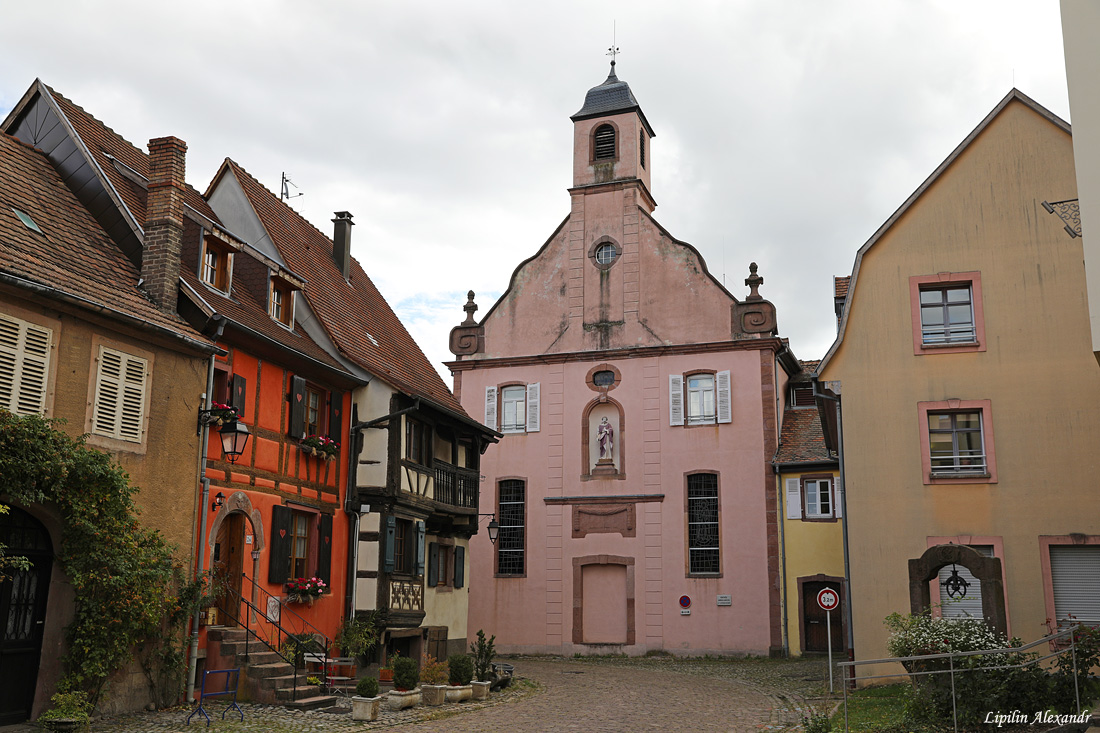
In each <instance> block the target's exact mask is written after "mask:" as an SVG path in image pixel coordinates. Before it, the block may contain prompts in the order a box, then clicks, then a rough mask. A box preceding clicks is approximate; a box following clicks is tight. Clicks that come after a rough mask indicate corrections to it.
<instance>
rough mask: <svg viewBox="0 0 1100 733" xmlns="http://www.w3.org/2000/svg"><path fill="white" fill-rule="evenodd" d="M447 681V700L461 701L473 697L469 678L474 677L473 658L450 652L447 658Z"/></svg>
mask: <svg viewBox="0 0 1100 733" xmlns="http://www.w3.org/2000/svg"><path fill="white" fill-rule="evenodd" d="M447 668H448V669H449V670H450V672H449V682H450V683H451V686H450V687H448V688H447V702H463V701H464V700H469V699H470V698H471V697H473V695H474V693H473V687H471V685H470V680H471V679H473V677H474V660H473V659H471V658H470V656H469V655H468V654H452V655H451V656H450V657H448V658H447Z"/></svg>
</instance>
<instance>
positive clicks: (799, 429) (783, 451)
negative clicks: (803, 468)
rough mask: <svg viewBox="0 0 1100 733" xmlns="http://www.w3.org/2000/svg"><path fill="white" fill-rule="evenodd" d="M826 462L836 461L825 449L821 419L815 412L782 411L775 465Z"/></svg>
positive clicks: (802, 410) (801, 410)
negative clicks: (781, 425) (781, 428)
mask: <svg viewBox="0 0 1100 733" xmlns="http://www.w3.org/2000/svg"><path fill="white" fill-rule="evenodd" d="M828 460H836V459H835V458H832V457H831V456H830V455H829V451H828V450H827V449H826V448H825V436H824V435H823V434H822V432H821V418H820V417H819V416H818V413H817V410H812V409H800V410H792V409H788V410H784V411H783V431H782V433H781V435H780V436H779V450H777V451H776V452H775V461H776V463H815V462H819V461H828Z"/></svg>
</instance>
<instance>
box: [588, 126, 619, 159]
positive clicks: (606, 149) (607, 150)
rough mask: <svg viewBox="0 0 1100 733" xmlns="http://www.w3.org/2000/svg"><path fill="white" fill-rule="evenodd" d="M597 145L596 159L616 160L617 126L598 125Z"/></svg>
mask: <svg viewBox="0 0 1100 733" xmlns="http://www.w3.org/2000/svg"><path fill="white" fill-rule="evenodd" d="M595 145H596V150H595V156H594V157H595V159H596V160H614V159H615V158H617V157H618V156H617V155H616V154H615V128H614V127H612V126H611V125H608V124H603V125H600V126H599V127H597V128H596V134H595Z"/></svg>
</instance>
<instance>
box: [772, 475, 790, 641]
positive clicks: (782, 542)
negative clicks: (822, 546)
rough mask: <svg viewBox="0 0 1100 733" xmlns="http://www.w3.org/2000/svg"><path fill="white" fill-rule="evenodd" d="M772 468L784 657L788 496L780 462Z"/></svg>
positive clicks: (786, 639)
mask: <svg viewBox="0 0 1100 733" xmlns="http://www.w3.org/2000/svg"><path fill="white" fill-rule="evenodd" d="M772 470H773V471H774V472H775V481H776V484H777V485H778V486H779V488H778V489H777V490H776V492H775V514H776V523H777V524H778V525H779V609H780V613H781V614H782V615H783V629H782V631H783V657H784V658H789V657H790V656H791V645H790V641H789V639H788V638H787V623H788V621H787V534H786V532H785V531H784V527H783V525H784V523H785V522H786V517H787V515H786V512H784V511H783V507H782V504H783V500H782V499H781V498H780V497H783V496H786V493H785V489H784V487H783V479H782V478H780V471H779V464H778V463H776V462H775V461H774V460H773V461H772Z"/></svg>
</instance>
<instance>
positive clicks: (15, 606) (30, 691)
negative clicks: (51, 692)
mask: <svg viewBox="0 0 1100 733" xmlns="http://www.w3.org/2000/svg"><path fill="white" fill-rule="evenodd" d="M0 543H3V544H5V545H7V550H6V553H7V554H8V555H11V556H15V557H25V558H27V560H29V561H30V562H31V567H30V568H29V569H28V570H9V572H8V575H9V576H10V577H8V578H7V579H6V580H4V581H3V582H2V583H0V725H3V724H7V723H21V722H23V721H24V720H27V719H28V718H30V715H31V706H32V705H33V704H34V690H35V687H36V686H37V683H38V663H39V658H40V656H41V651H42V630H43V628H44V627H45V622H46V596H47V594H48V592H49V589H50V572H51V570H52V568H53V545H52V544H51V543H50V535H49V533H48V532H47V531H46V528H45V527H43V526H42V523H41V522H39V521H38V520H37V519H35V518H34V517H32V516H31V515H30V514H27V513H26V512H24V511H22V510H20V509H16V508H15V507H11V508H10V509H9V512H8V513H7V514H0Z"/></svg>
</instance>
